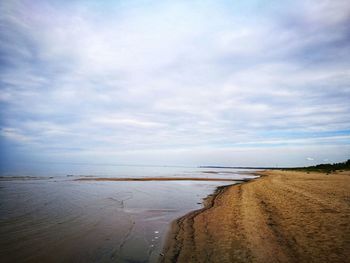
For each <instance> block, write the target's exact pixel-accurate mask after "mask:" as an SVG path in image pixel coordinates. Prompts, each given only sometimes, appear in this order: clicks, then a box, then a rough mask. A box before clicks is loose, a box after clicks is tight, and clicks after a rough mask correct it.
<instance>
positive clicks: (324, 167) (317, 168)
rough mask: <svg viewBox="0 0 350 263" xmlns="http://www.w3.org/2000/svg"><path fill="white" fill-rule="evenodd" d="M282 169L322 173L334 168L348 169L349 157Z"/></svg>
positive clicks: (333, 170) (332, 170) (349, 168)
mask: <svg viewBox="0 0 350 263" xmlns="http://www.w3.org/2000/svg"><path fill="white" fill-rule="evenodd" d="M283 170H298V171H306V172H322V173H331V172H335V171H336V170H350V159H349V160H347V161H345V162H342V163H333V164H331V163H325V164H318V165H314V166H308V167H295V168H285V169H283Z"/></svg>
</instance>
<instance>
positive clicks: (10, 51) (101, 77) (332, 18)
mask: <svg viewBox="0 0 350 263" xmlns="http://www.w3.org/2000/svg"><path fill="white" fill-rule="evenodd" d="M0 14H1V16H0V90H1V92H0V110H1V115H0V117H1V118H0V144H1V145H0V146H1V150H0V151H1V152H0V157H1V161H0V164H1V170H0V171H1V173H11V172H18V173H20V172H25V171H32V172H35V171H36V170H39V169H46V168H47V167H49V166H50V165H51V164H55V163H63V164H64V163H67V164H68V163H71V164H74V163H89V164H99V165H100V164H154V165H194V166H196V165H232V166H303V165H312V164H316V163H324V162H339V161H344V160H346V159H349V158H350V117H349V116H350V103H349V101H350V26H349V25H350V2H349V1H347V0H315V1H311V0H294V1H276V0H274V1H273V0H260V1H259V0H248V1H238V0H230V1H228V0H215V1H214V0H213V1H206V0H201V1H188V0H186V1H182V0H177V1H168V0H163V1H148V0H140V1H138V0H135V1H131V0H128V1H126V0H125V1H123V0H120V1H97V0H96V1H92V0H88V1H75V0H71V1H66V0H62V1H54V0H52V1H42V0H35V1H34V0H31V1H29V0H28V1H22V0H21V1H18V0H3V1H1V2H0ZM19 167H20V168H19Z"/></svg>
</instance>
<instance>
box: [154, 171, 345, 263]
mask: <svg viewBox="0 0 350 263" xmlns="http://www.w3.org/2000/svg"><path fill="white" fill-rule="evenodd" d="M259 174H260V175H262V178H259V179H256V180H253V181H251V182H248V183H245V184H240V185H232V186H223V187H219V188H218V189H217V191H216V193H215V194H213V195H212V196H209V197H208V198H207V199H206V200H205V206H204V208H203V209H200V210H197V211H193V212H191V213H189V214H187V215H185V216H183V217H181V218H179V219H178V220H176V221H175V222H173V225H172V228H171V231H170V233H169V235H168V240H167V243H166V246H165V248H164V251H163V256H162V257H161V258H160V261H161V262H167V263H168V262H186V263H187V262H271V263H274V262H305V263H306V262H348V260H349V258H350V226H349V222H350V173H349V171H347V172H338V173H333V174H330V175H327V174H324V173H306V172H297V171H280V170H273V171H272V170H269V171H264V172H260V173H259Z"/></svg>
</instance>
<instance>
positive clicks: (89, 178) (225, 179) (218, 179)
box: [74, 177, 251, 183]
mask: <svg viewBox="0 0 350 263" xmlns="http://www.w3.org/2000/svg"><path fill="white" fill-rule="evenodd" d="M250 180H251V179H230V178H206V177H140V178H138V177H135V178H133V177H127V178H121V177H118V178H117V177H111V178H108V177H87V178H78V179H75V180H74V181H142V182H146V181H218V182H220V181H222V182H238V183H239V182H247V181H250Z"/></svg>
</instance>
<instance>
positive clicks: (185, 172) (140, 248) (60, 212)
mask: <svg viewBox="0 0 350 263" xmlns="http://www.w3.org/2000/svg"><path fill="white" fill-rule="evenodd" d="M139 168H140V169H139V170H140V171H139V172H138V173H137V172H131V171H129V172H127V171H125V169H124V171H123V173H120V174H117V176H118V177H121V176H123V175H124V176H125V177H132V176H140V175H141V174H142V171H141V170H142V168H141V167H139ZM152 169H153V170H155V169H156V168H155V167H153V168H152ZM152 169H150V170H152ZM136 170H137V169H136ZM175 170H176V171H174V169H168V170H166V169H165V168H164V169H158V172H157V173H156V174H155V173H152V172H150V173H148V172H147V169H144V171H145V172H144V173H143V174H142V175H143V176H167V177H168V176H189V177H204V176H205V177H220V178H223V176H225V178H226V177H229V178H235V179H242V178H248V177H252V176H251V175H248V174H246V172H247V171H245V172H244V171H238V170H230V169H216V170H214V169H197V168H181V169H180V168H176V169H175ZM165 171H167V172H165ZM103 176H106V175H105V174H103ZM110 176H112V175H110ZM113 176H114V177H116V175H115V174H114V175H113ZM76 177H77V176H72V177H71V176H69V177H66V176H54V177H53V178H50V177H49V176H46V177H35V178H14V177H12V178H11V177H5V178H1V180H0V200H1V203H0V261H1V262H155V261H157V259H158V257H159V255H160V253H161V250H162V247H163V245H164V241H165V237H166V234H167V231H168V230H169V226H170V223H171V222H172V221H173V220H175V219H176V218H178V217H180V216H182V215H184V214H186V213H188V212H189V211H191V210H195V209H198V208H201V207H202V204H201V203H202V199H203V198H205V197H206V196H208V195H209V194H211V193H213V192H214V190H215V189H216V187H217V186H220V185H227V184H232V183H234V182H198V181H169V182H167V181H162V182H157V181H147V182H142V181H141V182H111V181H108V182H101V181H74V178H76Z"/></svg>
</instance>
